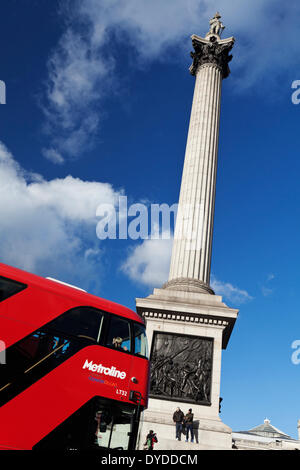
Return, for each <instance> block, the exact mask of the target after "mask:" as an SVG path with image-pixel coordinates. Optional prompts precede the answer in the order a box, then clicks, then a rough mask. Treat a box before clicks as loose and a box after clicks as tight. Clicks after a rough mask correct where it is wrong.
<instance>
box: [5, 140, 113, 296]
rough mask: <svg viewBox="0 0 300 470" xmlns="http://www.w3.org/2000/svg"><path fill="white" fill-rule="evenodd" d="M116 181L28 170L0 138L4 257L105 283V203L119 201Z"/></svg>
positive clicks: (91, 283)
mask: <svg viewBox="0 0 300 470" xmlns="http://www.w3.org/2000/svg"><path fill="white" fill-rule="evenodd" d="M118 197H119V193H117V192H116V191H114V189H113V188H112V186H111V185H109V184H106V183H99V182H89V181H82V180H80V179H79V178H73V177H72V176H67V177H66V178H57V179H53V180H51V181H46V180H44V179H43V177H42V176H41V175H38V174H30V173H27V172H25V171H24V170H23V169H22V168H21V167H20V166H19V165H18V163H17V162H16V161H15V159H14V158H13V156H12V154H11V153H10V152H9V151H8V150H7V148H6V147H5V145H4V144H3V143H1V142H0V200H1V204H0V219H1V232H0V259H1V261H2V262H4V263H7V264H10V265H13V266H17V267H19V268H22V269H25V270H28V271H32V272H35V273H38V274H42V275H49V276H52V277H60V278H61V279H62V280H65V281H67V282H73V283H79V284H81V285H82V286H83V287H87V288H89V289H94V288H96V287H99V279H100V277H101V263H100V262H99V259H100V256H101V255H102V253H101V252H100V249H99V241H98V239H97V237H96V232H95V227H96V218H95V214H96V208H97V206H98V205H99V203H110V204H117V201H118Z"/></svg>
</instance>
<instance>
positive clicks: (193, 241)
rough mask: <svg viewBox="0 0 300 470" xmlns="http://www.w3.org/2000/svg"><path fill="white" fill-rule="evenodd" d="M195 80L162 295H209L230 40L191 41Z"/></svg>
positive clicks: (214, 36) (231, 42) (212, 38)
mask: <svg viewBox="0 0 300 470" xmlns="http://www.w3.org/2000/svg"><path fill="white" fill-rule="evenodd" d="M192 39H193V46H194V49H195V52H193V53H191V55H192V57H193V59H194V60H193V64H192V66H191V67H190V71H191V73H192V74H193V75H195V76H196V83H195V89H194V97H193V104H192V111H191V117H190V125H189V131H188V137H187V145H186V152H185V160H184V168H183V174H182V181H181V189H180V197H179V206H178V212H177V220H176V228H175V234H174V242H173V250H172V257H171V266H170V273H169V280H168V282H167V283H166V284H165V285H164V287H165V288H168V289H177V290H178V289H179V290H187V291H194V292H206V293H207V292H209V293H213V291H212V289H211V288H210V287H209V283H210V267H211V253H212V237H213V222H214V208H215V191H216V173H217V158H218V140H219V122H220V102H221V86H222V79H223V78H225V77H227V76H228V74H229V67H228V62H229V61H230V59H231V56H229V55H228V52H229V51H230V49H231V48H232V46H233V43H234V39H233V38H228V39H225V40H221V39H220V38H219V37H218V36H216V35H209V36H208V37H207V38H204V39H203V38H201V37H199V36H196V35H193V36H192Z"/></svg>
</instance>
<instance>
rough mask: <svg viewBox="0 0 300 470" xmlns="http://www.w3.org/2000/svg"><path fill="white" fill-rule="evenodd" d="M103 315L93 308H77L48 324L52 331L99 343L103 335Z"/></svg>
mask: <svg viewBox="0 0 300 470" xmlns="http://www.w3.org/2000/svg"><path fill="white" fill-rule="evenodd" d="M102 320H103V313H102V312H101V311H100V310H96V309H94V308H91V307H76V308H73V309H71V310H69V311H68V312H65V313H64V314H62V315H60V316H59V317H58V318H56V319H55V320H53V321H52V322H50V323H48V325H47V327H48V328H49V329H50V330H56V331H58V332H60V333H65V334H67V335H71V336H76V337H77V338H83V339H89V340H91V341H95V342H96V341H98V340H99V336H100V333H101V326H102Z"/></svg>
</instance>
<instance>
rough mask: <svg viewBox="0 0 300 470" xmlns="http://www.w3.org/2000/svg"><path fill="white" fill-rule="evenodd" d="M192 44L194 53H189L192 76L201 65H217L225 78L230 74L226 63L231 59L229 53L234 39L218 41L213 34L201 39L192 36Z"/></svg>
mask: <svg viewBox="0 0 300 470" xmlns="http://www.w3.org/2000/svg"><path fill="white" fill-rule="evenodd" d="M192 44H193V47H194V51H195V52H191V57H192V59H193V63H192V65H191V66H190V72H191V74H192V75H196V73H197V70H198V68H199V67H200V66H201V65H203V64H214V65H217V66H218V67H219V68H220V70H221V73H222V77H223V78H226V77H228V75H229V74H230V69H229V67H228V63H229V62H230V61H231V59H232V55H231V54H229V52H230V51H231V49H232V47H233V44H234V38H233V37H231V38H227V39H219V37H218V36H217V35H215V34H209V33H208V34H207V36H206V38H201V37H200V36H196V35H195V34H193V36H192Z"/></svg>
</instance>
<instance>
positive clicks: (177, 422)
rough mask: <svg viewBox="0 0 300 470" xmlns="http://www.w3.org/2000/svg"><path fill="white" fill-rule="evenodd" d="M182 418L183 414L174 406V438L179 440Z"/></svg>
mask: <svg viewBox="0 0 300 470" xmlns="http://www.w3.org/2000/svg"><path fill="white" fill-rule="evenodd" d="M183 419H184V414H183V412H182V411H181V409H180V408H179V407H177V408H176V411H174V414H173V421H174V423H175V425H176V440H177V441H180V440H181V432H182V423H183Z"/></svg>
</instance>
